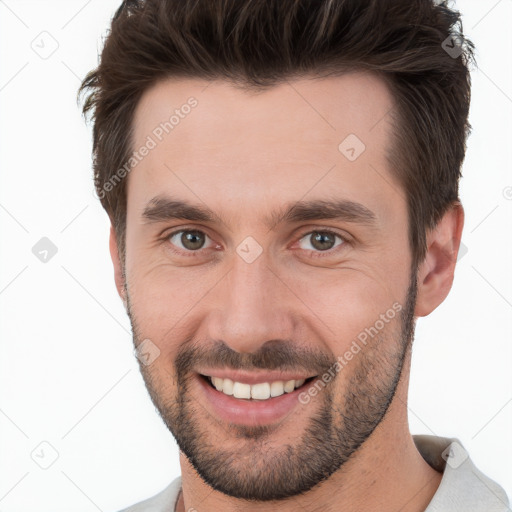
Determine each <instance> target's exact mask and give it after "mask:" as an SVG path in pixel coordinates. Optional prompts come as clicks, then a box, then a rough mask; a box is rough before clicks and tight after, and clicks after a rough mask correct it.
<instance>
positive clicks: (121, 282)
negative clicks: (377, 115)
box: [109, 225, 127, 308]
mask: <svg viewBox="0 0 512 512" xmlns="http://www.w3.org/2000/svg"><path fill="white" fill-rule="evenodd" d="M109 248H110V257H111V258H112V264H113V265H114V280H115V283H116V288H117V293H118V294H119V296H120V297H121V300H122V301H123V304H124V307H125V308H126V306H127V304H126V295H125V276H124V270H123V265H122V262H121V258H120V257H119V249H118V246H117V238H116V232H115V229H114V226H113V225H111V226H110V238H109Z"/></svg>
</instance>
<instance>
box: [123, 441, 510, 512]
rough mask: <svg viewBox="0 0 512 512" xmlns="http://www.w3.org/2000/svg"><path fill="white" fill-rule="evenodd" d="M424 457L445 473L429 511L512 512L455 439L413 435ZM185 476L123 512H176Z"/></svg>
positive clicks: (427, 511)
mask: <svg viewBox="0 0 512 512" xmlns="http://www.w3.org/2000/svg"><path fill="white" fill-rule="evenodd" d="M413 439H414V442H415V444H416V447H417V449H418V451H419V452H420V453H421V456H422V457H423V458H424V459H425V461H426V462H428V463H429V464H430V465H431V466H432V467H433V468H434V469H436V470H437V471H440V472H442V473H443V477H442V479H441V483H440V485H439V487H438V489H437V491H436V493H435V494H434V496H433V497H432V500H431V501H430V503H429V505H428V507H427V508H426V509H425V512H511V510H510V508H509V501H508V498H507V495H506V494H505V491H504V490H503V489H502V488H501V487H500V486H499V485H498V484H497V483H496V482H494V481H493V480H491V479H490V478H488V477H486V476H485V475H484V474H483V473H482V472H481V471H479V470H478V469H477V468H476V467H475V465H474V464H473V462H472V461H471V459H470V457H469V455H468V454H467V452H466V450H465V449H464V447H463V446H462V444H461V443H460V442H459V441H458V440H457V439H455V438H452V439H449V438H446V437H437V436H427V435H413ZM180 488H181V477H177V478H176V479H174V480H173V481H172V482H171V483H170V485H168V486H167V487H166V488H165V489H164V490H163V491H161V492H159V493H158V494H157V495H156V496H153V497H152V498H149V499H147V500H144V501H141V502H140V503H137V504H136V505H132V506H131V507H128V508H125V509H123V510H122V511H120V512H175V507H176V502H177V500H178V494H179V491H180Z"/></svg>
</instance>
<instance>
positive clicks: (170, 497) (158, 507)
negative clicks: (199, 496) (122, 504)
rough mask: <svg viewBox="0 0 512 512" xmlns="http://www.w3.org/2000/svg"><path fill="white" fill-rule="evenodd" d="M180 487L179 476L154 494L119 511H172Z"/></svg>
mask: <svg viewBox="0 0 512 512" xmlns="http://www.w3.org/2000/svg"><path fill="white" fill-rule="evenodd" d="M180 488H181V477H177V478H176V479H174V480H173V481H172V482H171V483H170V484H169V485H168V486H167V487H166V488H165V489H163V490H162V491H160V492H159V493H158V494H156V495H155V496H152V497H151V498H148V499H146V500H144V501H141V502H139V503H136V504H135V505H132V506H130V507H128V508H124V509H123V510H120V511H119V512H174V507H175V506H176V500H177V499H178V494H179V491H180Z"/></svg>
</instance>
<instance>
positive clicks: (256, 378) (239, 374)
mask: <svg viewBox="0 0 512 512" xmlns="http://www.w3.org/2000/svg"><path fill="white" fill-rule="evenodd" d="M198 373H200V374H201V375H205V376H208V377H217V378H220V379H231V380H232V381H233V382H241V383H243V384H260V383H262V382H276V381H284V382H286V381H288V380H301V379H304V380H306V379H309V378H310V377H314V375H312V374H305V373H304V372H302V373H299V372H295V373H291V372H288V373H287V372H279V371H272V372H254V371H253V372H247V371H243V370H229V369H218V370H217V369H205V370H201V371H199V372H198Z"/></svg>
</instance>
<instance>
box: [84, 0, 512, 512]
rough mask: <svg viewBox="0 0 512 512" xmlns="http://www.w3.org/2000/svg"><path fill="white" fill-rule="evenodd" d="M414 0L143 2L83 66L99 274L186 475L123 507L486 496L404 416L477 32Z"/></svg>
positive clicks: (446, 451)
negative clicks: (102, 261)
mask: <svg viewBox="0 0 512 512" xmlns="http://www.w3.org/2000/svg"><path fill="white" fill-rule="evenodd" d="M459 23H460V19H459V14H458V13H457V12H454V11H452V10H450V9H449V8H448V7H447V6H446V5H444V4H443V5H438V4H435V3H432V2H431V1H428V0H415V1H410V0H403V1H401V0H395V1H383V0H378V1H377V0H367V1H361V0H359V1H357V2H356V1H350V0H337V1H336V0H324V1H315V2H313V1H311V0H300V1H299V0H298V1H292V0H224V1H222V2H221V1H214V0H203V1H184V0H166V1H164V0H158V1H157V0H147V1H145V2H143V1H131V2H128V1H127V2H124V3H123V5H122V6H121V7H120V9H119V10H118V12H117V13H116V15H115V17H114V19H113V22H112V28H111V31H110V34H109V35H108V37H107V39H106V42H105V46H104V49H103V51H102V54H101V60H100V64H99V67H98V68H97V69H96V70H94V71H92V72H91V73H90V74H89V75H88V76H87V77H86V79H85V80H84V82H83V84H82V87H81V92H84V91H86V90H90V93H89V96H88V97H87V99H86V102H85V105H84V113H87V112H89V111H93V112H94V148H93V151H94V157H95V160H94V171H95V185H96V190H97V192H98V196H99V198H100V199H101V202H102V205H103V206H104V207H105V209H106V211H107V212H108V214H109V216H110V219H111V221H112V228H111V243H110V250H111V255H112V260H113V263H114V268H115V282H116V286H117V289H118V292H119V294H120V296H121V298H122V300H123V301H124V303H125V306H126V309H127V312H128V315H129V318H130V321H131V324H132V328H133V337H134V343H135V346H136V347H137V351H138V355H139V360H140V369H141V372H142V374H143V377H144V380H145V383H146V386H147V388H148V391H149V393H150V395H151V398H152V400H153V402H154V404H155V406H156V407H157V409H158V411H159V412H160V414H161V416H162V418H163V420H164V422H165V423H166V425H167V426H168V428H169V429H170V431H171V432H172V434H173V435H174V437H175V438H176V441H177V443H178V445H179V447H180V465H181V471H182V475H181V477H180V478H178V479H176V480H175V481H173V482H172V483H171V484H170V485H169V486H168V487H167V488H166V489H164V490H163V491H162V492H161V493H160V494H158V495H157V496H155V497H153V498H149V499H148V500H146V501H144V502H142V503H139V504H138V505H135V506H133V507H131V508H129V509H126V510H129V511H133V512H134V511H142V510H144V511H149V510H151V511H171V510H175V511H176V512H184V511H199V512H202V511H207V512H216V511H223V512H226V511H228V512H229V511H234V510H237V511H267V510H279V511H297V510H305V511H313V510H323V511H341V510H343V511H375V510H379V511H380V512H390V511H398V510H400V511H404V512H417V511H424V510H427V511H429V512H433V511H441V510H442V511H463V510H464V511H467V510H474V511H486V512H489V511H504V510H507V508H508V507H507V503H508V501H507V497H506V495H505V493H504V491H503V490H502V489H501V487H499V486H498V485H497V484H496V483H495V482H493V481H492V480H490V479H489V478H487V477H486V476H485V475H483V474H482V473H481V472H480V471H479V470H478V469H477V468H476V467H475V466H474V465H473V463H472V462H471V459H470V458H469V456H468V454H467V453H466V451H465V450H464V448H463V446H462V445H461V444H460V442H458V441H457V440H456V439H454V438H453V439H452V438H450V439H449V438H440V437H434V436H412V435H411V434H410V432H409V429H408V423H407V388H408V380H409V370H410V359H411V349H412V342H413V334H414V326H415V321H416V318H417V317H423V316H427V315H428V314H430V313H431V312H432V311H433V310H434V309H435V308H436V307H438V306H439V305H440V304H441V302H443V300H444V299H445V298H446V296H447V294H448V293H449V291H450V288H451V285H452V281H453V276H454V269H455V264H456V258H457V253H458V249H459V244H460V239H461V233H462V229H463V222H464V214H463V208H462V205H461V203H460V201H459V197H458V180H459V177H460V168H461V165H462V161H463V158H464V151H465V140H466V137H467V135H468V133H469V130H470V125H469V123H468V121H467V116H468V109H469V99H470V76H469V70H468V64H469V62H470V60H471V59H472V57H473V55H472V51H473V45H472V44H471V42H470V41H468V40H465V39H464V38H463V36H462V32H461V28H460V29H458V30H457V25H458V24H459Z"/></svg>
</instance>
